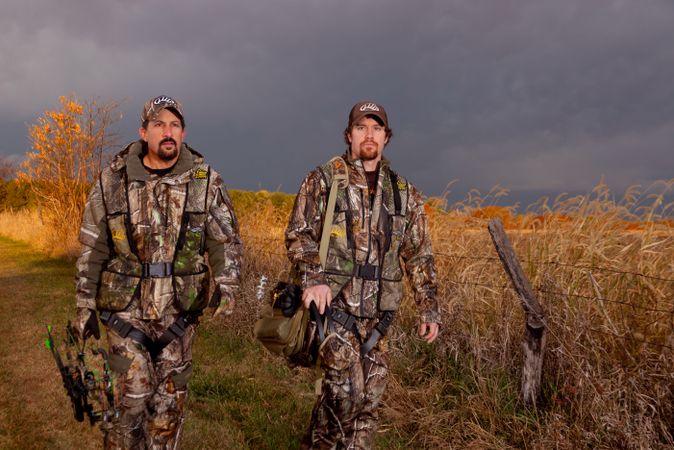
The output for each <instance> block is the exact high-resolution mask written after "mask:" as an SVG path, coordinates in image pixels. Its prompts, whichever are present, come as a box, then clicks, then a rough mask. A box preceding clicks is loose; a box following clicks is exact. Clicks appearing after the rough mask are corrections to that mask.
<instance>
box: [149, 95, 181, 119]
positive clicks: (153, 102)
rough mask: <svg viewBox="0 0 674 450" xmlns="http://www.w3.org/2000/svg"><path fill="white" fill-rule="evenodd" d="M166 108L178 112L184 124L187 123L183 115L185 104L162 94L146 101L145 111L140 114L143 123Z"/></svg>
mask: <svg viewBox="0 0 674 450" xmlns="http://www.w3.org/2000/svg"><path fill="white" fill-rule="evenodd" d="M166 108H168V109H170V110H171V111H172V112H173V113H174V114H176V115H177V116H178V118H179V119H180V122H181V123H182V124H183V126H184V125H185V119H184V117H183V105H181V104H180V103H179V102H178V101H177V100H175V99H173V98H171V97H168V96H166V95H160V96H159V97H155V98H152V99H150V100H148V101H146V102H145V106H144V107H143V112H142V113H141V114H140V121H141V123H145V122H146V121H148V120H152V119H154V118H155V117H157V115H158V114H159V113H160V112H161V110H162V109H166Z"/></svg>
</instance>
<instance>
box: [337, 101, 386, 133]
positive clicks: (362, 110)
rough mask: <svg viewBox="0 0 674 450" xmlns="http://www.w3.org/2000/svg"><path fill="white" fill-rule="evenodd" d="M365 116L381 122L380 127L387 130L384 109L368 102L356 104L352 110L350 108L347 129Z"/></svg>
mask: <svg viewBox="0 0 674 450" xmlns="http://www.w3.org/2000/svg"><path fill="white" fill-rule="evenodd" d="M365 116H375V117H377V118H378V119H379V120H380V121H381V124H382V125H384V126H385V127H386V128H389V126H388V116H387V115H386V110H384V107H383V106H381V105H380V104H378V103H375V102H370V101H364V102H358V103H356V104H355V105H353V108H351V112H350V113H349V125H348V126H347V128H351V125H353V123H354V122H357V121H359V120H360V119H362V118H363V117H365Z"/></svg>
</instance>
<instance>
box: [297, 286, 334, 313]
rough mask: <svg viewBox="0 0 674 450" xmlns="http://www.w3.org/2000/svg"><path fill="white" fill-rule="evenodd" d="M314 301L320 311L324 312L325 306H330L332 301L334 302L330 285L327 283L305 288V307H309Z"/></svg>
mask: <svg viewBox="0 0 674 450" xmlns="http://www.w3.org/2000/svg"><path fill="white" fill-rule="evenodd" d="M312 301H313V302H314V303H316V307H318V312H319V313H321V314H323V313H324V312H325V307H326V306H330V302H332V292H331V291H330V286H328V285H327V284H319V285H316V286H312V287H310V288H306V289H304V291H303V292H302V304H304V307H305V308H306V309H309V305H310V304H311V302H312Z"/></svg>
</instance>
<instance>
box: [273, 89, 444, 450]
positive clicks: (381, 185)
mask: <svg viewBox="0 0 674 450" xmlns="http://www.w3.org/2000/svg"><path fill="white" fill-rule="evenodd" d="M391 136H392V131H391V129H390V128H389V123H388V116H387V114H386V111H385V110H384V108H383V107H382V106H381V105H380V104H378V103H375V102H371V101H365V102H359V103H357V104H356V105H355V106H354V107H353V108H352V109H351V112H350V114H349V121H348V125H347V127H346V129H345V130H344V140H345V142H346V144H347V145H348V146H349V148H348V149H347V151H346V153H345V154H344V155H343V156H342V157H341V158H340V157H337V158H333V159H331V160H330V161H329V162H327V163H326V164H324V165H322V166H320V167H318V168H317V169H315V170H314V171H312V172H311V173H309V175H308V176H307V177H306V178H305V179H304V181H303V182H302V185H301V187H300V190H299V193H298V195H297V197H296V199H295V205H294V207H293V211H292V214H291V217H290V221H289V224H288V228H287V230H286V247H287V248H288V258H289V259H290V261H291V263H292V264H293V266H294V269H295V273H296V274H297V276H298V281H299V282H300V283H301V285H302V288H303V294H302V300H303V303H304V307H306V308H308V307H309V305H310V303H311V302H315V303H316V305H317V306H318V309H319V311H320V312H321V313H323V312H324V311H328V314H329V317H330V322H331V325H330V334H329V335H328V337H327V338H326V340H325V341H324V343H323V344H322V346H321V347H320V349H319V358H320V361H321V367H322V369H323V371H324V372H323V373H324V375H323V381H322V387H321V394H320V396H319V397H318V399H317V401H316V404H315V406H314V409H313V412H312V416H311V424H310V427H309V431H308V433H307V435H306V436H305V438H304V440H303V442H302V448H320V449H323V448H325V449H329V448H349V449H364V448H371V446H372V443H373V438H374V433H375V431H376V428H377V421H378V411H377V409H378V407H379V403H380V401H381V398H382V395H383V393H384V389H385V387H386V381H387V376H388V361H387V356H388V355H387V339H386V337H385V335H386V332H387V330H388V328H389V326H390V324H391V322H392V321H393V319H394V317H395V312H396V311H397V310H398V308H399V306H400V301H401V298H402V289H403V286H402V277H403V267H404V269H405V272H407V275H408V278H409V281H410V285H411V286H412V289H413V291H414V299H415V302H416V304H417V309H418V311H419V329H418V331H419V336H421V338H422V339H424V340H425V341H426V342H429V343H430V342H433V341H434V340H435V338H436V337H437V335H438V329H439V323H440V313H439V311H438V305H437V301H436V298H435V296H436V275H435V264H434V261H433V254H432V251H431V242H430V237H429V233H428V225H427V219H426V215H425V213H424V207H423V200H422V198H421V194H420V193H419V191H418V190H417V189H416V188H415V187H414V186H412V184H410V183H409V182H408V181H407V180H406V179H405V178H403V177H402V176H400V175H398V174H397V173H396V172H394V171H393V170H392V169H391V167H390V164H389V162H388V161H387V160H386V159H384V158H383V157H382V155H383V151H384V148H385V147H386V145H387V144H388V143H389V141H390V139H391ZM333 180H339V181H338V184H337V185H336V187H335V188H336V189H337V192H336V202H335V206H334V216H333V219H332V221H331V222H330V223H325V217H326V209H327V204H328V201H329V200H328V199H329V197H330V190H331V186H335V185H333ZM324 227H327V228H326V229H327V230H329V241H328V242H329V245H328V253H327V258H326V263H325V266H323V265H321V262H320V261H321V260H320V258H319V247H320V241H321V235H322V230H323V228H324ZM326 236H327V235H326Z"/></svg>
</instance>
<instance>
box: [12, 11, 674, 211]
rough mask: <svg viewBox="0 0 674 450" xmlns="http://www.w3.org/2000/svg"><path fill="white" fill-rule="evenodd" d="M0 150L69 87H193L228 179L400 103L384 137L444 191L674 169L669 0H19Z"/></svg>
mask: <svg viewBox="0 0 674 450" xmlns="http://www.w3.org/2000/svg"><path fill="white" fill-rule="evenodd" d="M2 9H3V11H2V14H0V27H1V29H2V37H1V38H0V100H1V101H0V133H1V135H2V137H3V139H2V141H1V142H0V156H11V155H14V157H16V158H18V159H22V157H23V154H25V152H26V151H27V150H28V148H29V145H30V144H29V142H28V138H27V126H28V124H30V123H33V122H34V121H35V120H36V118H37V117H38V116H39V115H40V114H41V113H42V112H43V111H45V110H46V109H53V108H56V107H58V97H59V96H61V95H68V94H74V95H76V96H77V97H78V98H79V99H82V100H85V99H90V98H92V97H93V96H96V97H98V98H99V99H101V100H104V101H105V100H124V103H123V104H122V107H121V108H120V112H121V113H123V115H124V119H123V120H122V121H121V122H119V123H118V131H119V134H120V135H121V136H122V137H123V138H122V141H123V142H124V143H126V142H130V141H131V140H134V139H136V138H137V128H138V125H139V121H138V116H139V113H140V109H141V108H142V105H143V103H144V102H145V100H147V99H148V98H150V97H154V96H157V95H164V94H165V95H170V96H173V97H175V98H176V99H178V100H179V101H181V102H182V103H183V105H184V110H185V119H186V121H187V138H186V141H187V142H188V143H189V144H190V145H192V146H193V147H194V148H196V149H197V150H199V151H200V152H202V153H203V154H205V155H206V157H207V159H208V160H209V161H210V163H211V164H212V165H213V166H214V168H215V169H216V170H218V171H219V172H220V173H221V174H222V176H223V178H224V179H225V182H226V183H227V184H228V186H229V187H230V188H235V189H237V188H238V189H251V190H256V189H260V188H263V189H267V190H281V191H285V192H294V191H296V189H297V187H298V186H299V183H300V181H301V179H302V178H303V177H304V175H305V174H306V172H307V171H308V170H310V169H311V168H313V167H315V166H316V165H318V164H320V163H322V162H324V161H325V160H327V159H328V158H330V157H331V156H333V155H336V154H341V153H342V152H343V151H344V148H345V145H344V143H343V140H342V131H343V129H344V127H345V125H346V120H347V116H348V112H349V110H350V108H351V106H352V105H353V104H354V103H355V102H357V101H359V100H364V99H371V100H375V101H377V102H379V103H381V104H383V105H384V106H385V107H386V109H387V111H388V114H389V121H390V124H391V127H392V128H393V131H394V134H395V135H394V138H393V140H392V141H391V143H390V145H389V146H388V147H387V148H386V150H385V154H386V156H387V157H388V158H389V159H390V160H391V161H392V164H393V167H394V168H396V169H397V170H398V172H400V173H401V174H402V175H404V176H407V177H408V178H409V179H410V181H412V182H413V183H415V184H416V185H417V186H419V187H420V188H421V190H422V191H424V193H426V194H427V195H440V194H442V193H443V192H444V191H445V190H446V188H447V185H448V184H449V183H450V182H452V181H453V180H458V181H457V182H456V183H454V184H453V185H452V187H451V194H450V198H452V199H457V198H461V197H463V196H464V195H465V193H466V192H467V191H468V190H469V189H471V188H477V189H480V190H482V191H487V190H488V189H489V188H490V187H491V186H494V185H496V184H500V185H501V186H503V187H506V188H508V189H510V190H511V191H512V193H511V194H510V196H509V197H507V199H506V200H505V201H501V203H502V204H510V203H513V202H515V201H518V200H520V201H524V202H527V201H529V200H530V199H532V198H533V197H536V196H538V195H541V194H543V193H555V192H586V191H588V190H589V189H591V188H592V186H594V185H595V184H597V182H598V181H599V180H600V179H601V178H602V177H603V178H604V180H605V181H606V183H607V184H608V185H609V186H610V187H611V188H613V189H614V190H616V191H617V193H618V194H620V193H622V190H623V189H624V188H625V187H627V186H629V185H632V184H635V183H639V184H643V185H648V184H650V183H652V182H653V181H654V180H658V179H667V178H674V174H673V173H672V168H673V166H674V165H673V164H672V162H671V161H672V158H671V155H672V145H673V144H674V1H672V0H592V1H588V0H438V1H424V0H420V1H414V2H413V1H409V0H386V1H385V0H368V1H365V0H339V1H337V0H334V1H328V0H275V1H274V0H265V1H259V0H247V1H238V2H232V1H223V0H192V1H177V0H163V1H156V0H143V1H132V0H107V1H94V0H90V1H84V0H60V1H56V0H40V1H38V0H4V1H3V8H2Z"/></svg>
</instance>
